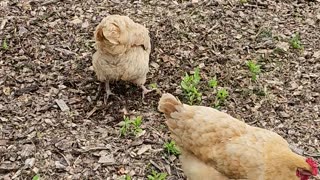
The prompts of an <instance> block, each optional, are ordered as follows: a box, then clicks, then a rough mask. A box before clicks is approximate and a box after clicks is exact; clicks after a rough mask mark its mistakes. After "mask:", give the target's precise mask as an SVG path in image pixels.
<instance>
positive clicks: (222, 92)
mask: <svg viewBox="0 0 320 180" xmlns="http://www.w3.org/2000/svg"><path fill="white" fill-rule="evenodd" d="M228 96H229V93H228V91H227V90H226V89H225V88H222V89H219V90H218V92H217V98H218V100H219V101H220V102H221V103H223V102H224V101H225V100H226V99H227V97H228Z"/></svg>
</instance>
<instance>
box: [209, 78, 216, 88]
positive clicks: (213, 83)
mask: <svg viewBox="0 0 320 180" xmlns="http://www.w3.org/2000/svg"><path fill="white" fill-rule="evenodd" d="M208 84H209V87H210V88H216V87H217V86H218V81H217V77H214V78H212V79H210V80H209V82H208Z"/></svg>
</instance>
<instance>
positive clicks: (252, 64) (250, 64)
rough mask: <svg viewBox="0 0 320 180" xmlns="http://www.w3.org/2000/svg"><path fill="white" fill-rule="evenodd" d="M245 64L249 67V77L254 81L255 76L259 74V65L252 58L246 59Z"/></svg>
mask: <svg viewBox="0 0 320 180" xmlns="http://www.w3.org/2000/svg"><path fill="white" fill-rule="evenodd" d="M247 66H248V68H249V71H250V72H251V78H252V80H254V81H256V80H257V76H258V75H259V74H260V72H261V70H260V65H258V64H257V63H256V62H254V61H253V60H249V61H247Z"/></svg>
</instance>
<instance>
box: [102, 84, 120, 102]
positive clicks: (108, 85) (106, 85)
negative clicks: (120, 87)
mask: <svg viewBox="0 0 320 180" xmlns="http://www.w3.org/2000/svg"><path fill="white" fill-rule="evenodd" d="M105 91H106V93H105V94H104V97H103V102H104V104H105V105H106V104H107V102H108V99H109V96H114V97H116V98H117V99H119V100H121V98H120V97H118V96H117V95H116V94H114V93H113V92H111V89H110V84H109V81H106V82H105Z"/></svg>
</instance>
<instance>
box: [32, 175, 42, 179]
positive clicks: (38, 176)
mask: <svg viewBox="0 0 320 180" xmlns="http://www.w3.org/2000/svg"><path fill="white" fill-rule="evenodd" d="M32 180H40V175H39V174H36V175H35V176H33V178H32Z"/></svg>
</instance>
